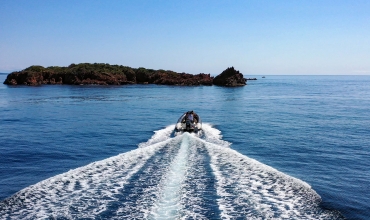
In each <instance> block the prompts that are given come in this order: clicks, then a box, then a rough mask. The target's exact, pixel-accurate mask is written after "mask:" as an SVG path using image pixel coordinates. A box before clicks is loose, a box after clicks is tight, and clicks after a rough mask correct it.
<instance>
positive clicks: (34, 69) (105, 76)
mask: <svg viewBox="0 0 370 220" xmlns="http://www.w3.org/2000/svg"><path fill="white" fill-rule="evenodd" d="M4 84H8V85H42V84H68V85H94V84H95V85H126V84H160V85H181V86H199V85H207V86H211V85H213V84H214V85H219V86H244V85H246V79H244V78H243V74H241V73H239V71H236V70H235V69H234V67H231V68H227V69H226V70H225V71H223V72H222V73H221V74H220V75H218V76H216V77H215V78H213V77H211V76H210V74H204V73H200V74H197V75H192V74H189V73H176V72H174V71H171V70H153V69H145V68H131V67H127V66H120V65H109V64H104V63H94V64H90V63H80V64H77V65H76V64H71V65H69V66H68V67H56V66H52V67H47V68H44V67H42V66H30V67H28V68H26V69H24V70H22V71H18V72H13V73H11V74H9V75H8V76H7V78H6V80H5V81H4Z"/></svg>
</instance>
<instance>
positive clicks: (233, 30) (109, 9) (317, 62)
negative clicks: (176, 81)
mask: <svg viewBox="0 0 370 220" xmlns="http://www.w3.org/2000/svg"><path fill="white" fill-rule="evenodd" d="M71 63H76V64H77V63H108V64H118V65H124V66H130V67H133V68H138V67H144V68H150V69H165V70H173V71H176V72H186V73H191V74H198V73H210V74H211V75H218V74H219V73H221V72H222V71H223V70H224V69H226V68H227V67H231V66H234V67H235V69H237V70H239V71H240V72H241V73H243V74H244V75H274V74H275V75H311V74H312V75H370V1H369V0H280V1H276V0H270V1H269V0H241V1H239V0H222V1H221V0H219V1H218V0H212V1H208V0H204V1H199V0H196V1H193V0H187V1H177V0H171V1H169V0H163V1H161V0H145V1H142V0H134V1H133V0H109V1H94V0H78V1H75V0H63V1H57V0H32V1H30V0H0V72H3V73H9V72H12V71H19V70H22V69H25V68H27V67H29V66H31V65H41V66H44V67H48V66H68V65H70V64H71Z"/></svg>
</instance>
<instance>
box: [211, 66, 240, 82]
mask: <svg viewBox="0 0 370 220" xmlns="http://www.w3.org/2000/svg"><path fill="white" fill-rule="evenodd" d="M246 82H247V80H246V79H245V78H244V77H243V74H241V73H240V72H239V71H237V70H235V69H234V67H229V68H227V69H226V70H224V71H223V72H222V73H221V74H220V75H218V76H216V77H215V78H214V79H213V84H215V85H218V86H230V87H235V86H245V85H246V84H247V83H246Z"/></svg>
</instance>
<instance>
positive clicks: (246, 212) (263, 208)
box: [0, 124, 341, 219]
mask: <svg viewBox="0 0 370 220" xmlns="http://www.w3.org/2000/svg"><path fill="white" fill-rule="evenodd" d="M173 129H174V127H173V125H171V126H168V127H166V128H164V129H162V130H160V131H156V132H155V134H154V135H153V136H152V138H151V139H150V140H148V141H147V142H146V143H143V144H142V145H141V147H140V148H138V149H137V150H133V151H130V152H127V153H124V154H120V155H118V156H115V157H111V158H108V159H105V160H102V161H99V162H94V163H92V164H89V165H87V166H84V167H80V168H77V169H74V170H71V171H69V172H67V173H64V174H60V175H57V176H55V177H52V178H49V179H47V180H44V181H41V182H39V183H37V184H35V185H32V186H30V187H27V188H25V189H23V190H21V191H19V192H18V193H16V194H15V195H13V196H12V197H10V198H8V199H6V200H5V201H2V202H0V219H47V218H64V219H76V218H77V219H87V218H89V219H148V218H156V219H341V216H340V214H338V213H336V212H333V211H328V210H324V209H322V208H321V207H319V202H320V196H319V195H318V194H317V193H316V192H315V191H314V190H312V189H311V187H310V186H309V185H308V184H307V183H305V182H303V181H301V180H299V179H296V178H293V177H290V176H288V175H286V174H284V173H281V172H279V171H277V170H276V169H274V168H272V167H269V166H267V165H264V164H262V163H260V162H258V161H256V160H254V159H251V158H249V157H247V156H245V155H242V154H240V153H238V152H236V151H235V150H232V149H230V148H229V147H228V146H229V145H230V143H229V142H226V141H223V140H222V139H221V138H222V136H221V132H220V131H219V130H217V129H215V128H212V126H211V125H209V124H203V131H204V136H201V137H202V138H204V139H201V138H199V137H198V135H195V134H189V133H187V132H185V133H183V134H181V135H178V136H176V137H174V138H171V137H170V135H171V133H172V132H173Z"/></svg>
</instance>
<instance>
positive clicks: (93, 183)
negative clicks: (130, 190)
mask: <svg viewBox="0 0 370 220" xmlns="http://www.w3.org/2000/svg"><path fill="white" fill-rule="evenodd" d="M167 142H168V141H167ZM167 142H161V143H157V144H154V145H152V146H149V147H146V148H139V149H136V150H133V151H130V152H127V153H124V154H120V155H117V156H114V157H111V158H108V159H105V160H102V161H98V162H94V163H91V164H89V165H87V166H83V167H80V168H77V169H73V170H70V171H69V172H66V173H63V174H60V175H57V176H54V177H51V178H49V179H46V180H44V181H41V182H39V183H37V184H35V185H32V186H29V187H27V188H25V189H23V190H21V191H19V192H18V193H16V194H15V195H14V196H12V197H10V199H8V200H6V201H5V202H4V203H2V204H0V205H1V206H0V216H1V217H2V218H5V219H21V218H22V219H43V218H50V217H51V216H53V217H56V218H57V217H58V216H62V217H64V218H68V219H73V218H76V217H77V218H94V216H96V215H98V214H99V213H101V212H103V211H104V210H105V209H106V206H107V204H108V203H109V202H112V201H115V200H117V199H116V197H115V194H117V193H119V190H120V189H122V188H123V187H124V185H126V184H127V183H128V180H129V179H130V177H131V176H132V175H133V174H135V173H136V172H137V171H138V170H139V169H141V168H142V166H143V165H144V164H145V163H146V161H147V160H148V159H149V158H150V157H151V156H153V154H155V153H156V152H157V151H158V150H160V149H162V148H163V147H164V146H166V144H167ZM71 207H76V209H77V210H71ZM71 212H77V213H78V214H72V213H71Z"/></svg>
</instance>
